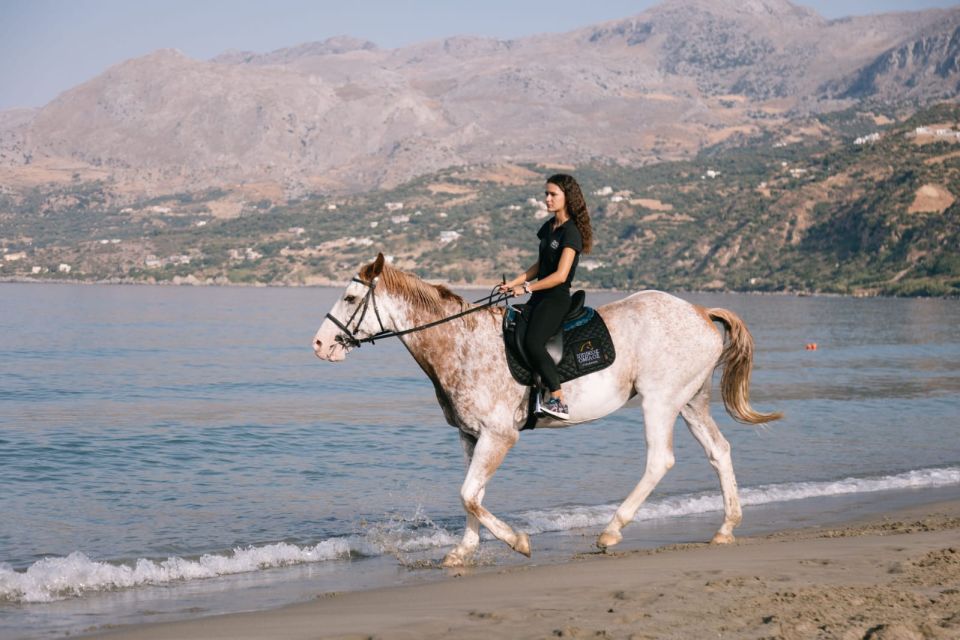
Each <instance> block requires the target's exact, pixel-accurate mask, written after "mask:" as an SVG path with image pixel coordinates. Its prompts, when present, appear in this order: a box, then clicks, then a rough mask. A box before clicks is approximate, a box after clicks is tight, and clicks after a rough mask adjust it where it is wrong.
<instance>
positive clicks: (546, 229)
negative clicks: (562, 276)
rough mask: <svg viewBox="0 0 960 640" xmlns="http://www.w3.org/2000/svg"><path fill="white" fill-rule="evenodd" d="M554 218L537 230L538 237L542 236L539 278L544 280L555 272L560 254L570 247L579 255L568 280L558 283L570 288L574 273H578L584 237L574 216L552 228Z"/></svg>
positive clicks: (571, 268)
mask: <svg viewBox="0 0 960 640" xmlns="http://www.w3.org/2000/svg"><path fill="white" fill-rule="evenodd" d="M553 220H554V219H553V218H550V219H549V220H547V221H546V222H545V223H544V224H543V226H542V227H540V231H537V237H538V238H540V268H539V270H538V271H537V280H543V279H544V278H546V277H547V276H549V275H550V274H552V273H554V272H555V271H556V270H557V267H558V266H560V254H562V253H563V249H564V248H565V247H570V248H572V249H573V250H574V251H576V252H577V255H576V256H575V257H574V258H573V264H572V265H571V266H570V273H568V274H567V280H566V282H564V283H563V284H561V285H558V286H560V287H565V288H566V289H567V290H569V289H570V283H571V282H573V274H574V273H576V271H577V264H578V263H579V262H580V252H581V251H583V237H582V236H581V235H580V230H579V229H577V225H576V223H574V221H573V218H568V219H567V221H566V222H564V223H563V224H562V225H560V226H559V227H557V228H556V229H552V228H551V227H552V226H553Z"/></svg>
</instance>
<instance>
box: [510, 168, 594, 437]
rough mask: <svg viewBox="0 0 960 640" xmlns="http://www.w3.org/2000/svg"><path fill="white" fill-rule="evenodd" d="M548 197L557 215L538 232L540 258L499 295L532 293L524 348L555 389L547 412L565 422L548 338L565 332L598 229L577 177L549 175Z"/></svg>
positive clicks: (545, 407)
mask: <svg viewBox="0 0 960 640" xmlns="http://www.w3.org/2000/svg"><path fill="white" fill-rule="evenodd" d="M545 196H546V204H547V211H548V212H550V213H552V214H553V217H552V218H550V219H549V220H547V221H546V222H545V223H544V225H543V226H542V227H540V230H539V231H538V232H537V238H539V239H540V253H539V257H538V259H537V261H536V262H535V263H533V265H532V266H531V267H530V268H529V269H527V270H526V271H524V272H523V273H521V274H520V275H518V276H517V277H516V278H514V279H513V280H511V281H510V282H507V283H504V284H502V285H500V291H502V292H504V293H511V294H512V295H515V296H520V295H523V294H524V293H532V294H533V295H532V296H531V297H530V302H529V306H530V309H531V315H530V319H529V324H528V325H527V335H526V338H525V340H524V347H525V348H526V351H527V356H528V357H529V358H530V364H531V365H532V366H533V369H534V371H536V372H537V373H539V374H540V380H541V381H542V382H543V384H545V385H546V386H547V388H548V389H549V390H550V398H549V399H548V400H547V402H546V404H544V405H543V411H544V413H548V414H550V415H552V416H554V417H556V418H560V419H563V420H566V419H567V418H569V417H570V413H569V410H568V408H567V405H566V404H565V403H564V402H563V390H562V389H561V388H560V375H559V374H558V373H557V365H555V364H554V363H553V359H552V358H551V357H550V354H549V353H547V340H549V339H550V337H551V336H553V335H554V334H556V333H557V332H558V331H559V330H560V326H561V324H563V317H564V315H566V313H567V310H568V309H569V308H570V283H571V282H572V281H573V275H574V273H575V272H576V270H577V263H578V262H579V261H580V254H581V253H590V249H591V248H592V247H593V231H592V229H591V228H590V212H589V211H587V204H586V202H585V201H584V199H583V192H582V191H581V190H580V185H579V184H577V181H576V180H574V179H573V176H568V175H566V174H562V173H559V174H557V175H553V176H550V177H549V178H548V179H547V185H546V191H545ZM534 278H536V281H535V282H534V281H533V279H534Z"/></svg>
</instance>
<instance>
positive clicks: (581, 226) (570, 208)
mask: <svg viewBox="0 0 960 640" xmlns="http://www.w3.org/2000/svg"><path fill="white" fill-rule="evenodd" d="M547 183H548V184H555V185H557V186H558V187H560V190H561V191H563V195H564V197H566V199H567V213H569V214H570V217H571V218H573V223H574V224H575V225H577V230H578V231H580V235H581V236H582V237H583V253H590V251H591V250H592V249H593V228H592V227H591V226H590V211H589V210H587V201H586V200H584V198H583V191H582V190H581V189H580V185H579V184H578V183H577V181H576V179H574V177H573V176H570V175H567V174H565V173H557V174H554V175H552V176H550V177H549V178H547Z"/></svg>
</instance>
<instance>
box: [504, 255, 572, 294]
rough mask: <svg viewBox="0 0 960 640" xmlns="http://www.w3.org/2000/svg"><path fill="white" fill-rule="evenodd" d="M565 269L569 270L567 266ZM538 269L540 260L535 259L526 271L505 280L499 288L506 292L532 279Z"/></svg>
mask: <svg viewBox="0 0 960 640" xmlns="http://www.w3.org/2000/svg"><path fill="white" fill-rule="evenodd" d="M571 264H572V263H571ZM567 269H568V270H569V267H568V268H567ZM538 271H540V261H539V260H537V261H536V262H534V263H533V264H532V265H530V268H529V269H527V270H526V271H524V272H523V273H521V274H520V275H518V276H517V277H516V278H514V279H513V280H510V281H509V282H507V283H506V284H502V285H500V290H501V291H504V292H506V291H509V290H512V289H514V288H516V287H518V286H520V285H522V284H523V283H524V282H528V281H530V280H533V279H534V278H536V277H537V272H538ZM514 295H522V294H514Z"/></svg>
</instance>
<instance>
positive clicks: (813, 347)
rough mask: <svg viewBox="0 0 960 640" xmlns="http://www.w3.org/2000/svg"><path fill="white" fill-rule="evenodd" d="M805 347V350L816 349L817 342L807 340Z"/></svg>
mask: <svg viewBox="0 0 960 640" xmlns="http://www.w3.org/2000/svg"><path fill="white" fill-rule="evenodd" d="M806 349H807V351H816V350H817V343H816V342H808V343H807V346H806Z"/></svg>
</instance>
